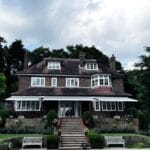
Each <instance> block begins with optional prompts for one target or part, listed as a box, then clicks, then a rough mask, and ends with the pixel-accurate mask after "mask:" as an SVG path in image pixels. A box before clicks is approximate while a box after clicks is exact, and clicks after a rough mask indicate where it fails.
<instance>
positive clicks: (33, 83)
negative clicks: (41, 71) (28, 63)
mask: <svg viewBox="0 0 150 150" xmlns="http://www.w3.org/2000/svg"><path fill="white" fill-rule="evenodd" d="M36 80H39V85H38V84H37V83H36V82H37V81H36ZM42 80H43V81H42ZM35 83H36V84H35ZM31 86H32V87H44V86H45V77H31Z"/></svg>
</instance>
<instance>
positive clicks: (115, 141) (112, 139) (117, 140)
mask: <svg viewBox="0 0 150 150" xmlns="http://www.w3.org/2000/svg"><path fill="white" fill-rule="evenodd" d="M104 137H105V143H106V146H110V145H122V146H123V147H125V140H124V139H123V137H122V136H104Z"/></svg>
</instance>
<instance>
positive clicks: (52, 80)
mask: <svg viewBox="0 0 150 150" xmlns="http://www.w3.org/2000/svg"><path fill="white" fill-rule="evenodd" d="M51 87H57V78H56V77H52V78H51Z"/></svg>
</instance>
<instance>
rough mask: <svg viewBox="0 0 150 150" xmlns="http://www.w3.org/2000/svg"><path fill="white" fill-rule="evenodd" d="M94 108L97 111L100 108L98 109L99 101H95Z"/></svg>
mask: <svg viewBox="0 0 150 150" xmlns="http://www.w3.org/2000/svg"><path fill="white" fill-rule="evenodd" d="M95 108H96V110H99V109H100V108H99V101H96V102H95Z"/></svg>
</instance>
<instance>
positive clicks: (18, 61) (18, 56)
mask: <svg viewBox="0 0 150 150" xmlns="http://www.w3.org/2000/svg"><path fill="white" fill-rule="evenodd" d="M8 53H9V57H8V59H7V62H8V71H9V73H10V74H14V73H16V72H17V71H20V70H22V69H23V64H24V55H25V48H24V45H23V44H22V41H21V40H16V41H14V42H13V43H12V44H11V45H10V46H9V50H8Z"/></svg>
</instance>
